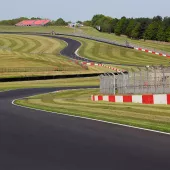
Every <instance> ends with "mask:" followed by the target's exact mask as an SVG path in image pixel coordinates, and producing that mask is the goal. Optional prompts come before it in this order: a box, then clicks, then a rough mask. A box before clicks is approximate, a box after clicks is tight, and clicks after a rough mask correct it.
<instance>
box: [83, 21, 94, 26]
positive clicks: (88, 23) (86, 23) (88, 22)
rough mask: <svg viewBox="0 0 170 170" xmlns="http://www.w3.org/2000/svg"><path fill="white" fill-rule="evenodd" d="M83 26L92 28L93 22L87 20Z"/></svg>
mask: <svg viewBox="0 0 170 170" xmlns="http://www.w3.org/2000/svg"><path fill="white" fill-rule="evenodd" d="M83 25H85V26H91V25H92V23H91V21H89V20H87V21H84V22H83Z"/></svg>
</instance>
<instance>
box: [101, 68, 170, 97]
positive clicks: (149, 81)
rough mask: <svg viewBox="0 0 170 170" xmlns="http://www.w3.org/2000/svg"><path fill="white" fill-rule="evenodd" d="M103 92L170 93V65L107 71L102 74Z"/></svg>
mask: <svg viewBox="0 0 170 170" xmlns="http://www.w3.org/2000/svg"><path fill="white" fill-rule="evenodd" d="M100 92H101V93H102V94H115V93H116V92H117V93H118V94H165V93H170V67H163V66H160V67H149V68H147V67H146V69H139V71H137V72H134V71H129V72H128V73H123V72H120V73H119V74H117V75H115V74H114V73H105V74H103V75H101V76H100Z"/></svg>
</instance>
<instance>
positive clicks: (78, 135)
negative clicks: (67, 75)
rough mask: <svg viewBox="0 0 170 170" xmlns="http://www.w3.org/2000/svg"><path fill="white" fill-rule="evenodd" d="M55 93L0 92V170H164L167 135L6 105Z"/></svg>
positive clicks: (168, 163) (169, 146)
mask: <svg viewBox="0 0 170 170" xmlns="http://www.w3.org/2000/svg"><path fill="white" fill-rule="evenodd" d="M61 89H63V88H51V89H27V90H15V91H9V92H2V93H0V169H2V170H13V169H14V170H48V169H49V170H56V169H59V170H113V169H116V170H124V169H126V170H152V169H153V170H169V169H170V161H169V158H170V136H169V135H164V134H159V133H154V132H148V131H143V130H138V129H133V128H126V127H122V126H117V125H111V124H106V123H102V122H96V121H92V120H85V119H80V118H74V117H69V116H64V115H57V114H52V113H47V112H44V111H36V110H31V109H26V108H22V107H17V106H14V105H12V104H11V103H12V100H14V99H16V98H21V97H25V96H30V95H34V94H38V93H45V92H51V91H54V90H61Z"/></svg>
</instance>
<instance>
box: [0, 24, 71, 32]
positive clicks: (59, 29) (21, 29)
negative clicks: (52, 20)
mask: <svg viewBox="0 0 170 170" xmlns="http://www.w3.org/2000/svg"><path fill="white" fill-rule="evenodd" d="M4 31H5V32H46V33H47V32H48V33H51V32H52V31H55V32H60V33H74V29H73V28H69V27H64V26H63V27H62V26H45V27H16V26H2V25H1V26H0V32H4Z"/></svg>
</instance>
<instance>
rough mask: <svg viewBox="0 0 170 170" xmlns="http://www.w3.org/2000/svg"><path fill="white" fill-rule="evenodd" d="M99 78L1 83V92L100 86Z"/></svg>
mask: <svg viewBox="0 0 170 170" xmlns="http://www.w3.org/2000/svg"><path fill="white" fill-rule="evenodd" d="M99 83H100V82H99V77H91V78H68V79H57V80H37V81H22V82H1V83H0V91H6V90H15V89H24V88H48V87H74V86H99Z"/></svg>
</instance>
